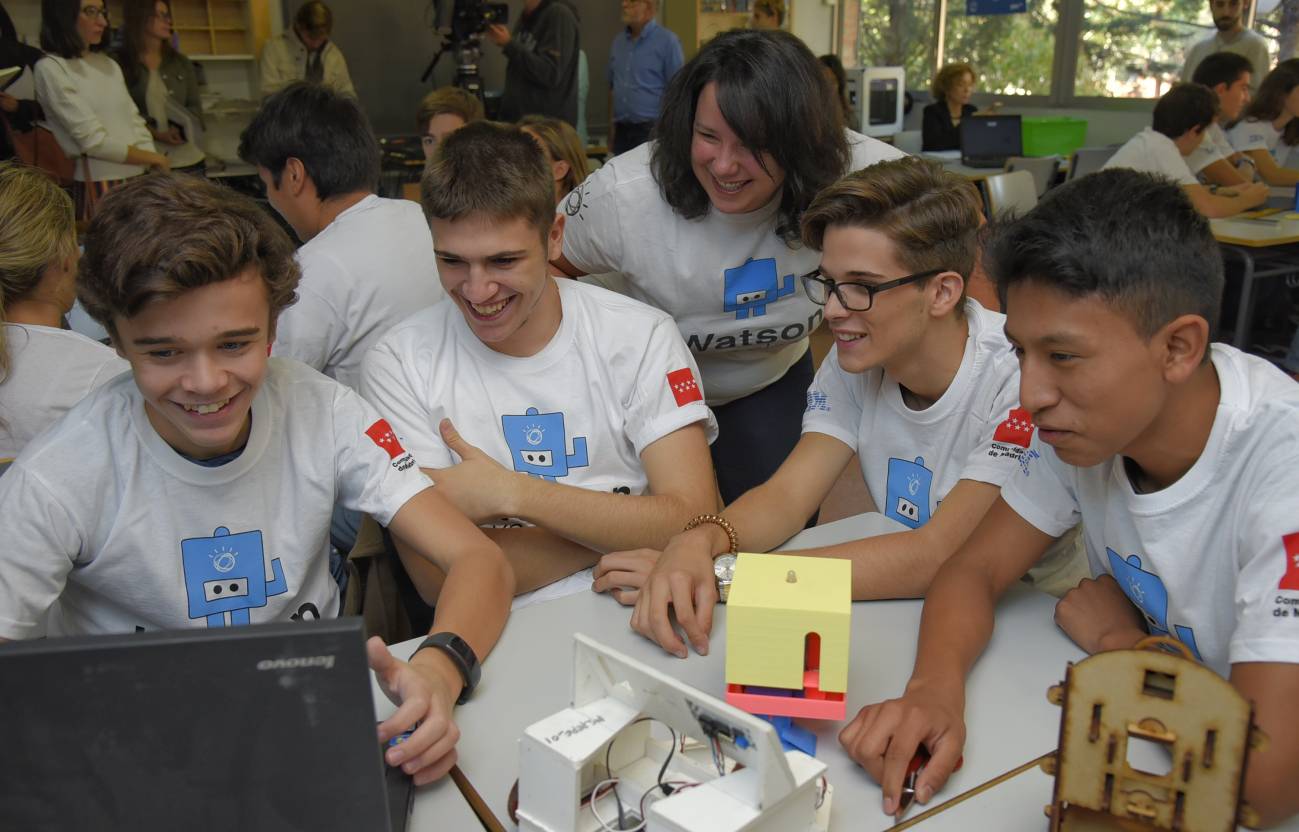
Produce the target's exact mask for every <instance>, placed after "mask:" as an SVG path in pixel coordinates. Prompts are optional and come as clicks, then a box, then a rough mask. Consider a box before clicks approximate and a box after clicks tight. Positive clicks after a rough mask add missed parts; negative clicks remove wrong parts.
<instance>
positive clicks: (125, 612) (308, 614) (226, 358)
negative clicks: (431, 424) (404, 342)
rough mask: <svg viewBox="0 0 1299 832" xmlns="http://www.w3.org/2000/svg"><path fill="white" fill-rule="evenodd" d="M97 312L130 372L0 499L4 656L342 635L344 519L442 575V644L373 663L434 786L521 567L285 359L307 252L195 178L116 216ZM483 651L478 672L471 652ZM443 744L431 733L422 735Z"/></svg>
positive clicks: (87, 285)
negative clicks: (208, 632) (301, 628)
mask: <svg viewBox="0 0 1299 832" xmlns="http://www.w3.org/2000/svg"><path fill="white" fill-rule="evenodd" d="M85 249H86V251H85V256H84V257H83V258H82V260H81V266H80V273H79V281H78V293H79V297H80V300H81V303H82V305H83V306H85V308H86V310H87V311H88V312H89V313H90V314H91V315H92V316H94V317H95V319H96V320H97V321H99V322H100V323H101V324H102V325H103V326H104V327H105V328H106V329H107V330H108V331H109V332H110V333H111V334H112V337H113V341H114V343H115V344H116V346H117V350H118V352H119V353H120V354H121V355H122V357H124V358H125V359H126V360H127V361H129V362H130V364H131V373H130V375H122V376H119V377H118V378H117V379H115V380H114V381H112V382H110V383H108V384H107V385H105V386H103V387H101V388H99V389H98V390H96V391H94V392H93V393H91V394H90V395H88V396H87V397H86V398H85V399H83V400H82V401H81V403H80V404H78V405H77V406H76V407H74V408H73V409H72V410H71V411H69V413H68V414H67V416H66V417H65V418H64V419H62V420H61V421H59V422H58V423H56V424H55V425H54V426H53V427H52V428H50V429H49V430H47V431H46V432H45V433H44V434H42V435H41V436H39V437H37V438H36V439H35V440H33V441H32V442H31V443H30V444H28V446H27V447H26V448H25V449H24V450H23V452H22V454H21V455H20V456H19V457H18V459H17V460H16V461H15V462H14V464H13V466H12V467H11V468H10V469H9V470H8V472H6V474H5V476H4V477H3V478H0V540H4V541H5V545H4V546H3V547H0V574H3V575H4V580H2V581H0V638H5V639H15V638H33V637H36V636H40V635H43V634H44V633H45V631H46V622H47V621H48V631H49V633H50V634H55V635H57V634H92V633H121V632H128V633H129V632H132V631H135V630H139V629H171V628H184V627H202V626H207V627H226V626H235V625H241V624H250V623H263V622H277V621H278V622H283V621H288V620H304V619H314V618H326V617H333V616H336V615H337V614H338V611H339V608H340V597H339V589H338V585H337V584H336V583H335V582H334V581H333V580H332V579H331V577H330V574H329V569H328V560H329V521H330V514H331V511H332V509H333V506H334V502H335V499H336V498H337V499H338V500H339V501H340V502H341V503H343V504H344V505H346V506H348V507H349V508H352V509H355V510H357V511H364V512H367V513H369V514H372V515H373V516H374V517H375V519H376V520H378V521H379V522H380V523H381V524H383V525H386V526H388V527H389V528H390V529H391V531H392V533H393V535H395V536H397V537H400V538H401V539H403V540H404V541H405V542H406V544H407V546H408V547H409V548H410V550H411V551H412V552H415V553H418V555H419V556H420V557H424V558H428V559H429V560H430V561H431V562H433V563H436V564H437V566H438V568H439V569H441V570H443V571H444V572H445V573H446V575H447V578H446V588H447V592H446V593H444V595H443V598H444V601H443V602H442V603H440V604H439V605H438V609H437V618H436V620H435V629H436V630H437V631H438V632H437V634H436V635H435V636H434V637H433V638H431V639H430V640H429V642H428V643H426V645H424V646H430V647H435V648H437V649H428V650H425V649H421V650H419V651H417V652H416V653H415V654H414V656H413V657H412V658H411V660H410V661H409V662H401V661H398V660H397V659H395V658H393V656H392V655H391V654H390V653H389V652H388V650H387V648H386V647H384V645H383V643H382V642H381V641H379V640H378V639H377V638H375V639H371V640H370V643H369V645H368V651H369V655H370V664H371V667H373V668H374V670H375V671H376V673H377V674H378V676H379V680H380V682H381V683H382V684H383V685H384V687H385V689H386V690H387V691H388V693H389V696H390V697H391V698H393V699H394V701H397V702H398V703H399V704H400V705H401V707H399V708H398V710H397V713H396V714H395V715H394V716H393V717H392V718H391V719H389V720H387V721H386V722H384V723H383V724H382V725H381V726H380V732H379V734H380V739H382V740H387V739H388V738H390V737H393V736H395V735H397V734H400V733H402V732H404V731H406V730H408V729H412V728H413V727H414V726H415V725H417V724H419V728H418V730H416V731H415V733H414V734H413V735H412V736H411V737H410V739H409V741H407V742H406V743H405V744H402V745H400V746H397V747H395V748H391V749H389V750H388V752H387V759H388V762H389V763H390V764H393V765H397V764H401V765H402V766H403V768H404V769H405V770H406V771H407V772H409V773H412V774H415V775H416V782H419V783H423V782H428V781H430V780H432V779H435V778H437V777H440V776H441V775H442V774H445V773H446V772H447V771H448V770H449V769H450V766H451V764H452V763H453V762H454V759H455V755H454V753H453V752H454V746H455V742H456V739H457V737H458V732H457V731H456V728H455V726H454V724H453V723H452V721H451V712H452V708H453V707H454V704H455V702H456V700H457V697H459V696H463V695H465V694H467V693H468V691H469V690H471V689H472V687H473V682H474V680H475V672H476V671H475V670H474V667H475V665H476V660H475V661H472V662H470V661H457V660H456V659H455V658H454V657H452V656H451V655H450V654H449V653H444V652H443V651H444V650H447V651H452V650H454V651H455V652H456V654H457V655H458V656H485V655H486V654H487V652H488V651H489V650H490V649H491V647H492V645H493V644H495V642H496V639H497V637H498V636H499V635H500V632H501V629H502V628H503V626H504V623H505V615H506V612H507V607H508V600H509V597H510V595H511V594H512V587H513V580H512V576H511V575H510V571H509V567H508V566H507V565H506V563H505V561H504V559H503V558H502V556H501V552H500V549H499V548H498V547H497V546H495V545H494V544H493V543H492V542H491V541H489V540H487V539H486V538H485V537H484V536H483V535H482V533H481V532H479V531H478V529H476V528H475V527H474V526H473V524H472V523H470V522H469V521H468V520H467V519H465V517H464V516H463V515H461V514H460V513H459V512H457V511H456V510H455V508H454V507H452V506H451V505H450V504H449V503H447V502H446V500H444V499H443V498H442V496H441V495H440V494H439V493H438V492H437V491H436V490H435V489H433V488H431V487H430V486H431V483H430V482H429V481H428V479H427V478H426V477H424V476H423V475H422V474H421V473H420V472H419V471H418V470H417V469H416V468H415V461H414V459H413V458H411V456H410V454H409V453H407V452H406V451H405V450H403V449H402V447H401V445H400V444H399V443H398V442H397V441H396V438H395V437H394V436H393V433H392V429H391V428H390V427H389V426H388V423H387V421H385V420H384V419H383V418H382V417H381V416H380V415H379V413H377V412H376V411H375V410H374V409H373V408H372V407H371V406H370V405H369V404H367V403H365V402H364V401H362V400H361V398H360V397H359V396H357V395H356V394H355V393H353V392H352V391H351V390H349V389H347V388H346V387H343V386H341V385H339V384H337V383H336V382H333V381H331V380H329V379H327V378H325V377H323V376H321V375H320V374H319V373H316V372H314V371H312V370H310V369H308V368H306V367H304V366H303V365H301V364H299V363H298V362H296V361H289V360H285V359H281V358H270V357H269V356H268V353H269V347H270V344H271V341H272V340H273V338H274V334H275V322H276V318H277V316H278V315H279V313H280V311H281V310H282V309H284V308H285V307H286V306H288V305H289V304H291V303H293V300H294V289H295V287H296V285H297V282H298V269H297V266H296V265H295V264H294V262H293V249H292V244H291V243H290V241H289V240H288V238H287V237H286V236H285V234H284V232H283V231H281V230H280V229H279V228H278V227H277V226H276V225H275V224H274V222H273V221H272V220H271V218H270V217H268V216H266V214H265V212H264V211H262V210H261V209H260V208H258V207H257V206H256V204H254V203H253V202H252V201H251V200H248V199H246V198H244V197H241V196H238V195H236V194H235V193H233V192H232V191H230V190H228V189H226V188H222V187H221V186H219V185H216V184H212V183H209V182H207V181H206V180H203V179H199V178H196V177H186V176H180V177H172V176H150V177H140V178H139V179H136V180H134V181H132V182H130V183H128V184H126V185H123V186H122V187H120V188H117V189H114V190H113V192H112V193H111V194H110V195H109V196H108V197H107V198H105V199H104V201H103V202H102V203H101V207H100V210H99V213H98V214H97V215H96V217H95V219H94V221H93V222H92V223H91V225H90V228H89V230H88V232H87V233H86V236H85ZM466 651H467V652H466ZM420 723H422V724H420Z"/></svg>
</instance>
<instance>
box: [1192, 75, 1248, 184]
mask: <svg viewBox="0 0 1299 832" xmlns="http://www.w3.org/2000/svg"><path fill="white" fill-rule="evenodd" d="M1250 72H1251V69H1250V63H1249V59H1248V58H1246V57H1245V56H1243V55H1237V54H1236V53H1235V52H1215V53H1213V54H1212V55H1210V56H1208V57H1207V58H1205V59H1204V60H1203V61H1201V62H1200V65H1199V66H1198V67H1196V68H1195V75H1194V76H1193V77H1192V78H1191V81H1192V82H1193V83H1196V84H1202V85H1203V86H1205V87H1208V88H1209V89H1210V90H1211V91H1212V92H1213V94H1214V95H1215V96H1216V97H1217V99H1218V112H1217V115H1216V116H1215V117H1214V119H1213V123H1212V124H1210V125H1209V126H1208V127H1206V128H1204V140H1203V141H1201V142H1200V146H1199V147H1197V148H1195V150H1193V151H1191V153H1190V155H1189V156H1187V157H1186V166H1187V167H1188V168H1190V169H1191V173H1193V174H1195V175H1196V176H1198V177H1200V179H1202V180H1203V181H1205V182H1206V183H1208V184H1211V185H1228V186H1230V185H1246V184H1248V183H1250V182H1253V181H1254V163H1253V162H1252V161H1251V160H1250V159H1249V157H1248V156H1246V155H1245V154H1243V153H1241V152H1240V151H1238V150H1236V149H1235V148H1233V147H1232V146H1231V142H1230V140H1228V139H1227V133H1226V131H1225V130H1223V129H1222V125H1224V124H1232V123H1234V122H1235V121H1236V120H1237V119H1239V118H1240V114H1241V113H1242V112H1243V111H1244V109H1245V105H1246V104H1248V103H1249V96H1250V84H1251V83H1252V80H1251V79H1252V76H1251V74H1250ZM1242 163H1243V164H1244V165H1245V166H1246V167H1245V169H1244V170H1243V171H1242V170H1241V169H1240V168H1239V166H1240V165H1241V164H1242Z"/></svg>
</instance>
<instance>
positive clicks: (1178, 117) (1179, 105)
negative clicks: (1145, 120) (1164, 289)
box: [1105, 84, 1267, 217]
mask: <svg viewBox="0 0 1299 832" xmlns="http://www.w3.org/2000/svg"><path fill="white" fill-rule="evenodd" d="M1217 112H1218V102H1217V99H1216V97H1215V96H1214V94H1213V91H1212V90H1210V89H1209V88H1208V87H1204V86H1201V85H1200V84H1176V85H1175V86H1174V87H1173V88H1172V89H1171V90H1169V91H1168V92H1166V93H1164V95H1163V97H1162V98H1160V99H1159V102H1158V103H1157V104H1155V112H1154V117H1153V120H1152V124H1151V126H1150V127H1147V128H1146V129H1144V130H1142V131H1141V132H1140V133H1138V134H1136V135H1135V136H1133V137H1132V138H1131V139H1128V141H1127V144H1125V145H1123V146H1122V147H1120V148H1119V149H1118V152H1117V153H1115V154H1114V155H1113V156H1111V157H1110V160H1109V161H1108V162H1106V163H1105V167H1106V168H1130V169H1132V170H1138V171H1144V172H1145V173H1153V174H1156V175H1158V176H1162V177H1164V178H1166V179H1170V180H1172V181H1173V182H1175V183H1177V184H1178V185H1181V186H1182V187H1183V188H1184V189H1185V190H1186V195H1187V196H1188V197H1190V200H1191V204H1192V205H1194V206H1195V210H1197V211H1199V212H1200V213H1201V214H1203V215H1205V216H1206V217H1228V216H1231V215H1232V214H1238V213H1240V212H1241V211H1244V210H1245V209H1247V208H1253V207H1254V206H1256V205H1261V204H1262V203H1263V202H1265V201H1266V200H1267V186H1266V185H1264V184H1262V183H1261V182H1253V183H1248V184H1242V185H1240V186H1239V187H1237V188H1234V189H1232V190H1225V189H1217V190H1211V189H1209V188H1207V187H1205V186H1204V185H1201V184H1200V182H1199V180H1197V179H1196V178H1195V176H1194V175H1193V174H1192V173H1191V169H1190V168H1189V167H1187V163H1186V158H1185V157H1187V156H1189V155H1190V154H1191V152H1192V151H1194V150H1195V149H1196V148H1197V147H1199V146H1200V143H1201V141H1202V140H1203V139H1204V131H1205V129H1206V128H1207V127H1209V126H1210V125H1211V124H1212V123H1213V119H1214V117H1215V116H1216V115H1217Z"/></svg>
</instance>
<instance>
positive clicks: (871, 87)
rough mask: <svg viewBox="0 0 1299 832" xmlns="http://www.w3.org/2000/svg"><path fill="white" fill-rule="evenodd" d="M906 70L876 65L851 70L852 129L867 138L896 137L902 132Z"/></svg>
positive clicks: (848, 91) (848, 87) (847, 90)
mask: <svg viewBox="0 0 1299 832" xmlns="http://www.w3.org/2000/svg"><path fill="white" fill-rule="evenodd" d="M906 80H907V75H906V70H904V69H903V68H902V67H900V66H873V67H865V68H854V69H849V70H847V77H846V83H845V93H846V95H847V97H848V104H849V106H850V107H851V108H852V116H851V120H852V126H853V129H855V130H857V131H858V132H859V133H864V134H865V135H867V136H892V135H893V134H894V133H898V132H900V131H901V130H902V118H903V107H904V105H905V103H906V89H907V85H906Z"/></svg>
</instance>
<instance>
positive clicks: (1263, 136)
mask: <svg viewBox="0 0 1299 832" xmlns="http://www.w3.org/2000/svg"><path fill="white" fill-rule="evenodd" d="M1227 140H1228V141H1230V142H1231V146H1232V147H1233V148H1235V149H1236V150H1238V151H1240V152H1241V153H1244V152H1245V151H1247V150H1266V151H1267V152H1268V153H1271V154H1272V158H1274V159H1276V162H1277V164H1278V165H1279V164H1282V163H1283V161H1284V156H1285V155H1288V154H1289V152H1290V146H1289V145H1283V144H1282V143H1281V131H1280V130H1278V129H1276V128H1275V127H1273V126H1272V122H1270V121H1255V120H1253V119H1242V120H1240V121H1238V122H1236V124H1235V126H1233V127H1232V128H1231V129H1230V130H1228V131H1227Z"/></svg>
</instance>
